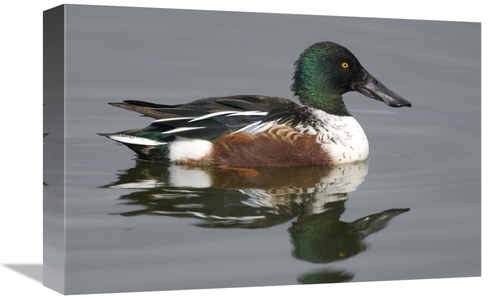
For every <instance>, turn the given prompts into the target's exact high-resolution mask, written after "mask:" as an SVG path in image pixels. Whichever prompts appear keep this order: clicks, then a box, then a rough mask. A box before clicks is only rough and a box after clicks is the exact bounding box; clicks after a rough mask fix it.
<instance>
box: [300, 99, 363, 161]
mask: <svg viewBox="0 0 500 299" xmlns="http://www.w3.org/2000/svg"><path fill="white" fill-rule="evenodd" d="M311 111H312V114H313V115H314V116H316V118H317V120H318V122H317V123H316V124H315V125H314V128H312V127H307V128H304V130H305V129H307V130H308V131H309V134H311V133H312V131H313V132H314V133H316V134H318V138H317V140H316V141H317V142H318V143H321V147H322V148H323V150H324V151H325V152H327V153H328V155H330V157H331V159H332V161H333V162H334V163H351V162H356V161H364V160H366V159H367V158H368V153H369V146H368V139H367V138H366V134H365V132H364V131H363V128H362V127H361V126H360V125H359V123H358V122H357V121H356V119H354V117H352V116H336V115H331V114H328V113H326V112H324V111H322V110H318V109H311ZM314 133H313V134H314Z"/></svg>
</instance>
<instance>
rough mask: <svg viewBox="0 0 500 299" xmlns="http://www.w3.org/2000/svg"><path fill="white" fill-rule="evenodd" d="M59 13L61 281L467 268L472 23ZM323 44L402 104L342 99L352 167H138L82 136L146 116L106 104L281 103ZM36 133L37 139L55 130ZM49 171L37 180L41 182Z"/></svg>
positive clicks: (474, 260)
mask: <svg viewBox="0 0 500 299" xmlns="http://www.w3.org/2000/svg"><path fill="white" fill-rule="evenodd" d="M66 13H67V16H66V88H67V89H66V98H65V100H66V122H67V126H66V132H65V134H66V138H67V139H66V186H67V187H66V196H67V202H66V213H67V214H66V243H65V244H66V257H65V261H66V265H65V271H66V274H65V275H66V279H65V284H66V292H67V293H95V292H124V291H145V290H170V289H193V288H215V287H217V288H218V287H237V286H262V285H289V284H302V283H334V282H353V281H357V282H359V281H380V280H399V279H420V278H441V277H469V276H480V275H481V245H480V244H481V237H480V232H481V227H480V223H481V213H480V211H481V210H480V208H481V189H480V183H481V174H480V161H481V155H480V149H481V148H480V139H481V134H480V132H481V114H480V108H481V90H480V83H481V69H480V62H481V56H480V53H481V48H480V44H481V40H480V36H481V26H480V24H478V23H459V22H433V21H414V20H387V19H368V18H346V17H320V16H300V15H279V14H257V13H237V12H233V13H232V12H205V11H185V10H167V9H140V8H118V7H99V6H77V5H68V6H66ZM323 40H329V41H333V42H337V43H339V44H341V45H343V46H345V47H347V48H348V49H350V50H351V51H352V52H353V53H354V54H355V55H356V56H357V57H358V59H359V60H360V62H361V64H362V65H363V66H364V67H365V68H366V69H367V70H368V71H369V72H370V73H371V74H373V75H374V76H375V77H377V78H378V79H379V80H380V81H381V82H383V83H384V84H385V85H386V86H388V87H389V88H390V89H392V90H394V91H395V92H396V93H398V94H400V95H402V96H404V97H405V98H406V99H408V100H410V101H411V102H412V103H413V107H411V108H401V109H393V108H390V107H388V106H386V105H384V104H383V103H381V102H377V101H374V100H372V99H370V98H367V97H364V96H362V95H360V94H357V93H349V94H346V95H344V99H345V102H346V105H347V108H348V110H349V111H350V112H351V114H352V115H353V116H354V117H355V118H356V119H357V120H358V122H359V123H360V124H361V125H362V126H363V128H364V130H365V132H366V135H367V136H368V139H369V142H370V157H369V160H368V161H367V162H366V163H358V164H353V165H344V166H342V167H340V168H339V167H337V168H335V167H332V168H329V167H317V168H296V169H284V170H276V169H274V170H273V169H258V171H257V173H258V175H257V176H255V173H245V172H241V171H238V170H234V169H225V170H220V169H190V168H185V167H181V166H171V165H167V164H161V163H149V162H144V161H136V160H135V157H134V155H133V152H132V151H130V150H129V149H128V148H126V147H125V146H119V145H117V143H115V142H112V141H111V140H109V139H107V138H104V137H101V136H98V135H97V134H96V133H106V132H108V133H109V132H117V131H122V130H125V129H132V128H140V127H145V126H147V125H148V124H149V122H150V121H151V119H149V118H145V117H139V115H138V114H134V113H133V112H130V111H126V110H123V109H118V108H116V107H112V106H109V105H107V103H108V102H120V101H123V100H127V99H137V100H144V101H151V102H158V103H165V104H178V103H184V102H188V101H192V100H196V99H199V98H205V97H209V96H224V95H234V94H263V95H272V96H280V97H285V98H290V99H293V100H294V101H296V99H295V98H293V94H292V92H291V91H290V90H289V86H290V84H291V78H292V72H293V62H294V61H295V60H296V59H297V58H298V55H299V54H300V53H301V52H302V51H303V50H304V49H305V48H307V47H308V46H309V45H311V44H313V43H315V42H318V41H323ZM46 105H47V104H46ZM45 117H48V116H47V115H45ZM48 133H49V135H48V136H46V137H45V138H44V143H45V147H49V146H50V144H51V141H50V139H51V138H57V136H56V134H50V132H48ZM54 180H55V178H54V177H53V176H52V174H50V173H45V174H44V182H45V184H46V185H45V186H44V191H45V192H47V193H49V192H50V191H51V188H57V187H58V186H57V183H54Z"/></svg>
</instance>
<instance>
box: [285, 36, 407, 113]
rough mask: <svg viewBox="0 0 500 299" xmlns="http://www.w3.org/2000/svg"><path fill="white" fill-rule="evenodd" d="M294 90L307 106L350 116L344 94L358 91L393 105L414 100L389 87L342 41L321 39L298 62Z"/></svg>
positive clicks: (398, 105) (402, 105)
mask: <svg viewBox="0 0 500 299" xmlns="http://www.w3.org/2000/svg"><path fill="white" fill-rule="evenodd" d="M291 89H292V91H293V92H294V93H295V95H297V96H298V97H299V99H300V101H301V102H302V103H303V104H304V105H307V106H310V107H314V108H317V109H321V110H324V111H326V112H328V113H332V114H336V115H349V113H348V112H347V109H346V107H345V104H344V102H343V101H342V94H344V93H346V92H348V91H357V92H359V93H361V94H363V95H365V96H368V97H370V98H373V99H375V100H378V101H382V102H384V103H386V104H387V105H388V106H390V107H411V103H410V102H409V101H407V100H405V99H404V98H402V97H401V96H399V95H398V94H396V93H395V92H393V91H391V90H390V89H388V88H387V87H385V86H384V85H383V84H382V83H380V81H378V80H377V79H375V78H374V77H373V76H372V75H370V73H368V71H366V70H365V69H364V68H363V67H362V66H361V64H360V63H359V61H358V59H357V58H356V56H354V55H353V54H352V53H351V52H350V51H349V50H347V49H346V48H344V47H342V46H341V45H339V44H336V43H332V42H319V43H316V44H314V45H312V46H310V47H309V48H307V49H306V50H305V51H304V52H302V54H300V57H299V59H298V60H297V61H296V62H295V73H294V76H293V84H292V86H291Z"/></svg>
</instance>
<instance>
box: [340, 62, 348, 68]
mask: <svg viewBox="0 0 500 299" xmlns="http://www.w3.org/2000/svg"><path fill="white" fill-rule="evenodd" d="M341 66H342V68H343V69H346V68H349V63H347V62H342V64H341Z"/></svg>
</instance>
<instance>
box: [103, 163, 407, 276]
mask: <svg viewBox="0 0 500 299" xmlns="http://www.w3.org/2000/svg"><path fill="white" fill-rule="evenodd" d="M136 163H137V164H136V167H134V168H131V169H128V170H127V171H125V172H123V173H122V174H121V175H119V178H118V180H117V181H116V182H114V183H112V184H109V185H106V186H104V187H108V188H125V189H131V190H134V191H133V192H131V193H129V194H126V195H123V196H122V197H121V199H123V200H127V202H126V204H127V205H134V206H141V208H140V209H135V210H133V211H129V212H126V213H122V214H121V215H123V216H135V215H144V214H149V215H168V216H172V217H193V218H198V219H201V220H202V221H201V222H200V223H199V224H197V225H198V226H200V227H207V228H252V229H256V228H266V227H271V226H274V225H277V224H280V223H285V222H288V221H292V222H291V226H290V227H289V229H288V232H289V234H290V238H291V243H292V244H293V250H292V254H293V256H294V257H296V258H297V259H299V260H303V261H307V262H310V263H330V262H334V261H337V260H342V259H347V258H349V257H352V256H354V255H356V254H358V253H360V252H362V251H364V250H365V249H366V248H367V245H366V244H365V243H364V241H363V240H364V239H365V238H366V237H367V236H368V235H370V234H372V233H375V232H377V231H380V230H382V229H383V228H384V227H386V225H387V223H388V222H389V221H390V220H391V219H392V218H393V217H395V216H397V215H399V214H401V213H404V212H407V211H408V210H409V209H391V210H386V211H382V212H379V213H376V214H371V215H367V216H365V217H362V218H360V219H357V220H355V221H352V222H345V221H341V220H340V218H341V216H342V214H343V213H344V211H345V201H346V200H347V196H348V193H349V192H352V191H354V190H356V188H357V187H358V186H359V185H360V184H361V183H362V182H363V180H364V177H365V176H366V174H367V172H368V164H367V162H361V163H354V164H344V165H338V166H332V167H330V166H317V167H288V168H254V169H248V168H232V167H213V168H203V169H201V168H189V167H184V166H179V165H170V164H162V163H151V162H146V161H140V160H138V161H137V162H136ZM352 277H353V274H349V273H347V272H346V271H338V270H331V269H330V270H322V271H319V272H313V273H309V274H304V275H302V276H300V277H299V278H298V281H299V282H301V283H314V282H341V281H348V280H351V279H352Z"/></svg>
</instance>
